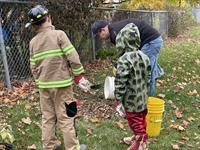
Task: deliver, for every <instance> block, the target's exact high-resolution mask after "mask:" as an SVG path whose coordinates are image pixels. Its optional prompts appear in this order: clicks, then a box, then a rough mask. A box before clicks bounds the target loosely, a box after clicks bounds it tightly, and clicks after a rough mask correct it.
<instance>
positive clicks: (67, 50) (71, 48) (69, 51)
mask: <svg viewBox="0 0 200 150" xmlns="http://www.w3.org/2000/svg"><path fill="white" fill-rule="evenodd" d="M74 50H75V48H74V46H73V45H72V44H70V45H69V46H67V47H66V48H64V49H63V52H64V53H65V54H69V53H71V52H72V51H74Z"/></svg>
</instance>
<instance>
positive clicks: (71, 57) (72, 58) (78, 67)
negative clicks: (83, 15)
mask: <svg viewBox="0 0 200 150" xmlns="http://www.w3.org/2000/svg"><path fill="white" fill-rule="evenodd" d="M59 43H60V47H61V49H62V51H63V53H64V54H65V55H66V57H67V60H68V61H69V63H70V67H71V68H72V72H73V74H74V76H78V75H80V74H82V73H84V68H83V66H82V64H81V62H80V58H79V55H78V53H77V51H76V49H75V48H74V46H73V45H72V44H71V42H70V40H69V38H68V37H67V35H66V33H65V32H64V31H61V32H60V35H59Z"/></svg>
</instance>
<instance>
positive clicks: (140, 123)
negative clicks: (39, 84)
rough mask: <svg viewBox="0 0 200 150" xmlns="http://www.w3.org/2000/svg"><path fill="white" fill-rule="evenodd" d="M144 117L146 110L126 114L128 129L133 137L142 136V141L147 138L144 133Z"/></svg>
mask: <svg viewBox="0 0 200 150" xmlns="http://www.w3.org/2000/svg"><path fill="white" fill-rule="evenodd" d="M146 115H147V109H145V110H144V111H142V112H126V119H127V120H128V124H129V127H130V128H131V130H132V131H133V132H134V134H135V135H140V136H142V137H143V140H144V141H146V140H147V138H148V135H147V132H146Z"/></svg>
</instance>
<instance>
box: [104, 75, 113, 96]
mask: <svg viewBox="0 0 200 150" xmlns="http://www.w3.org/2000/svg"><path fill="white" fill-rule="evenodd" d="M114 91H115V77H109V76H108V77H106V80H105V83H104V96H105V99H115V94H114Z"/></svg>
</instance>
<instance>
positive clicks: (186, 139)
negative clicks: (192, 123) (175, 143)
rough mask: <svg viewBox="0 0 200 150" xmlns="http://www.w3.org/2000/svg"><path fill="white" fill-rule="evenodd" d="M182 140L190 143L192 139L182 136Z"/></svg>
mask: <svg viewBox="0 0 200 150" xmlns="http://www.w3.org/2000/svg"><path fill="white" fill-rule="evenodd" d="M181 139H182V140H184V141H189V139H190V138H189V137H187V136H182V137H181Z"/></svg>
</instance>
